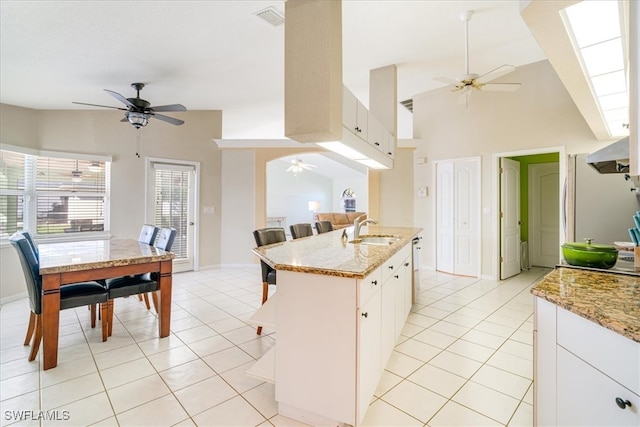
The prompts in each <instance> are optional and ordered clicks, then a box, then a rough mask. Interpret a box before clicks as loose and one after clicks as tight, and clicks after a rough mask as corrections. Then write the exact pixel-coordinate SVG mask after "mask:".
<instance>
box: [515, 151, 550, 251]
mask: <svg viewBox="0 0 640 427" xmlns="http://www.w3.org/2000/svg"><path fill="white" fill-rule="evenodd" d="M509 159H511V160H515V161H517V162H519V163H520V221H522V224H521V225H520V240H521V241H528V240H529V165H533V164H536V163H559V161H560V154H559V153H545V154H535V155H531V156H514V157H509Z"/></svg>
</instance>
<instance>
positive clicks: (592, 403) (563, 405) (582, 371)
mask: <svg viewBox="0 0 640 427" xmlns="http://www.w3.org/2000/svg"><path fill="white" fill-rule="evenodd" d="M612 362H613V361H612ZM636 363H638V361H636ZM557 387H558V402H557V416H558V418H557V425H562V426H566V425H579V426H587V425H588V426H617V427H621V426H635V427H637V426H639V425H640V413H638V408H640V397H638V396H637V395H635V394H634V393H632V392H631V391H630V390H628V389H626V388H625V387H623V386H622V385H620V384H619V383H617V382H616V381H614V380H612V379H611V378H609V377H607V376H606V375H604V374H603V373H602V372H600V371H599V370H597V369H595V368H594V367H593V366H591V365H589V364H588V363H586V362H585V361H584V360H582V359H580V358H579V357H577V356H575V355H574V354H572V353H570V352H568V351H567V350H565V349H564V348H562V347H560V348H558V379H557ZM625 402H626V403H625ZM618 405H621V406H618Z"/></svg>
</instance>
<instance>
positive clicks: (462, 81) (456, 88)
mask: <svg viewBox="0 0 640 427" xmlns="http://www.w3.org/2000/svg"><path fill="white" fill-rule="evenodd" d="M472 14H473V11H472V10H467V11H465V12H462V13H461V14H460V20H461V21H462V22H464V39H465V40H464V48H465V57H464V63H465V74H463V75H461V76H458V77H456V78H455V79H452V78H448V77H436V78H435V79H434V80H437V81H439V82H443V83H447V84H449V85H451V86H452V88H451V91H452V92H461V96H460V103H461V104H463V103H464V104H468V102H469V97H470V96H471V92H472V91H474V90H482V91H500V92H513V91H516V90H518V89H519V88H520V83H489V82H490V81H491V80H494V79H497V78H498V77H501V76H504V75H505V74H509V73H511V72H513V71H515V70H516V67H514V66H513V65H502V66H500V67H498V68H496V69H495V70H491V71H489V72H488V73H485V74H482V75H479V74H475V73H469V20H470V19H471V15H472Z"/></svg>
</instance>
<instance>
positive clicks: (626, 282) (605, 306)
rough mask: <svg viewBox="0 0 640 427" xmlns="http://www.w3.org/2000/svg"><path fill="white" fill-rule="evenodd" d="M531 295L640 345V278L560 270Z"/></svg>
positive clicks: (578, 270)
mask: <svg viewBox="0 0 640 427" xmlns="http://www.w3.org/2000/svg"><path fill="white" fill-rule="evenodd" d="M531 293H532V294H534V295H536V296H538V297H541V298H544V299H546V300H547V301H550V302H552V303H554V304H556V305H558V306H559V307H562V308H564V309H566V310H569V311H570V312H572V313H575V314H577V315H579V316H582V317H584V318H585V319H588V320H591V321H592V322H595V323H597V324H599V325H601V326H604V327H605V328H607V329H610V330H612V331H614V332H617V333H619V334H620V335H623V336H625V337H627V338H630V339H632V340H634V341H636V342H639V343H640V277H638V276H632V275H627V274H618V273H612V272H611V273H609V272H597V271H588V270H581V269H575V268H564V267H559V268H556V269H555V270H553V271H552V272H551V273H549V274H548V275H546V276H545V277H544V278H543V279H542V280H541V281H540V282H538V283H537V284H536V285H535V286H534V287H533V289H532V290H531Z"/></svg>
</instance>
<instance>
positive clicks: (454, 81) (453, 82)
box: [433, 77, 460, 86]
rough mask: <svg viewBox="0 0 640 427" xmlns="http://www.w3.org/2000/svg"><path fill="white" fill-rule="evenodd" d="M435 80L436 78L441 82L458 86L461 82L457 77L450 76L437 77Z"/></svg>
mask: <svg viewBox="0 0 640 427" xmlns="http://www.w3.org/2000/svg"><path fill="white" fill-rule="evenodd" d="M433 80H436V81H438V82H441V83H446V84H448V85H454V86H458V85H459V84H460V82H459V81H458V80H455V79H450V78H449V77H435V78H434V79H433Z"/></svg>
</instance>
